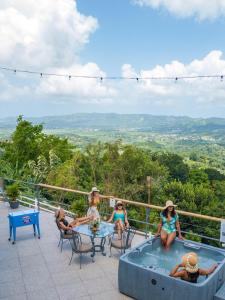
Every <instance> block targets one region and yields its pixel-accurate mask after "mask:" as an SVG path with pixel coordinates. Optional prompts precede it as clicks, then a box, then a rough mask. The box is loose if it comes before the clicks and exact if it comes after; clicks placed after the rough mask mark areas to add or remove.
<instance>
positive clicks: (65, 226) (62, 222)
mask: <svg viewBox="0 0 225 300" xmlns="http://www.w3.org/2000/svg"><path fill="white" fill-rule="evenodd" d="M65 217H66V214H65V211H64V209H63V208H60V209H58V210H57V211H56V213H55V218H56V223H57V225H58V227H59V228H60V229H62V230H64V232H65V234H71V233H72V228H73V227H76V226H79V225H81V224H85V223H88V222H89V221H91V220H92V216H90V217H83V218H75V219H74V220H73V221H72V222H70V223H69V222H68V221H67V220H66V219H65Z"/></svg>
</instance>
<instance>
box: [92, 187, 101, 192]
mask: <svg viewBox="0 0 225 300" xmlns="http://www.w3.org/2000/svg"><path fill="white" fill-rule="evenodd" d="M93 192H100V191H99V190H98V189H97V188H96V186H94V187H93V188H92V189H91V193H93Z"/></svg>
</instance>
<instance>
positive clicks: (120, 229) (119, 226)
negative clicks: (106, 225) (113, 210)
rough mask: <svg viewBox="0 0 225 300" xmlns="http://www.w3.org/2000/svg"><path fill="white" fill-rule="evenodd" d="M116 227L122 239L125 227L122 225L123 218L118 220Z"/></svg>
mask: <svg viewBox="0 0 225 300" xmlns="http://www.w3.org/2000/svg"><path fill="white" fill-rule="evenodd" d="M115 228H116V230H117V234H118V238H119V239H121V237H122V230H123V227H122V226H121V220H117V221H116V223H115Z"/></svg>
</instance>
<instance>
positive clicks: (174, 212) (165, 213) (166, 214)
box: [162, 207, 176, 218]
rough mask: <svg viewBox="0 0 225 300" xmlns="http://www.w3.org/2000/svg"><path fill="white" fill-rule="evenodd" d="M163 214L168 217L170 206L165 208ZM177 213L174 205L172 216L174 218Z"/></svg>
mask: <svg viewBox="0 0 225 300" xmlns="http://www.w3.org/2000/svg"><path fill="white" fill-rule="evenodd" d="M162 215H163V216H164V217H166V218H168V207H167V208H166V209H164V210H163V212H162ZM175 215H176V211H175V208H174V207H173V210H172V211H171V217H172V218H173V217H174V216H175Z"/></svg>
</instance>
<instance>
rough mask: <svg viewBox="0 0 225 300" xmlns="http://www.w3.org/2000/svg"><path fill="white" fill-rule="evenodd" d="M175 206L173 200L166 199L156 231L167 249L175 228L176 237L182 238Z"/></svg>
mask: <svg viewBox="0 0 225 300" xmlns="http://www.w3.org/2000/svg"><path fill="white" fill-rule="evenodd" d="M175 207H176V205H174V204H173V201H171V200H168V201H166V206H165V207H164V210H163V211H162V212H161V213H160V223H159V225H158V231H157V233H156V236H159V235H160V237H161V242H162V245H163V247H164V248H165V249H167V250H168V249H169V248H170V245H171V244H172V243H173V241H174V240H175V238H176V229H177V231H178V238H179V239H183V237H182V235H181V230H180V223H179V220H178V219H179V218H178V214H177V213H176V211H175Z"/></svg>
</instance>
